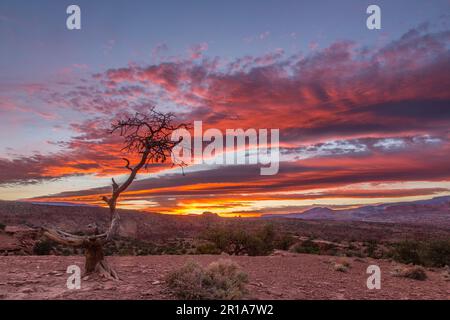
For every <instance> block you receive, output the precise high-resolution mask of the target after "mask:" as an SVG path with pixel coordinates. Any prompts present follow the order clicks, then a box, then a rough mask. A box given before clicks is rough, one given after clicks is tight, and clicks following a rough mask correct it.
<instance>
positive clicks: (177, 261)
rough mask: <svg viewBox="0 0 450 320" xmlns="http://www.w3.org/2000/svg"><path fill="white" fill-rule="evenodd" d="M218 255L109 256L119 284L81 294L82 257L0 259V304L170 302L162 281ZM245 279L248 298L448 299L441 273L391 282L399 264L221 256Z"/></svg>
mask: <svg viewBox="0 0 450 320" xmlns="http://www.w3.org/2000/svg"><path fill="white" fill-rule="evenodd" d="M220 258H223V257H221V256H210V255H202V256H172V255H164V256H138V257H135V256H133V257H109V261H110V263H111V264H112V265H113V266H114V267H115V268H116V270H117V271H118V272H119V274H120V276H121V278H122V281H120V282H114V281H106V280H102V281H99V280H98V279H88V280H83V281H82V283H81V289H79V290H69V289H67V287H66V281H67V277H68V276H69V275H68V274H66V269H67V267H68V266H69V265H72V264H76V265H78V266H80V267H82V266H83V261H84V258H83V257H82V256H70V257H63V256H6V257H0V298H1V299H173V298H174V297H173V296H172V295H171V294H170V292H168V291H167V289H166V288H165V285H164V276H165V275H166V274H167V273H168V272H170V271H171V270H173V269H175V268H178V267H180V266H181V265H183V263H185V262H186V261H188V260H189V259H192V260H195V261H197V262H199V263H201V264H203V265H206V264H208V263H210V262H212V261H215V260H217V259H220ZM226 258H227V259H228V258H229V259H232V260H234V261H235V262H237V263H238V264H239V265H240V266H241V267H242V268H243V269H244V270H245V271H246V272H247V273H248V274H249V280H250V281H249V284H248V291H249V293H248V295H247V298H249V299H450V282H448V279H447V280H446V278H445V277H444V271H443V269H434V270H430V269H428V270H427V275H428V279H427V280H425V281H418V280H412V279H407V278H399V277H394V276H393V275H392V274H391V273H392V272H393V271H394V270H395V268H396V267H398V266H399V264H398V263H395V262H390V261H386V260H371V259H358V258H356V259H354V258H346V260H347V261H348V262H349V263H350V268H349V270H348V272H340V271H336V270H335V268H334V266H335V262H336V261H337V260H339V258H336V257H331V256H318V255H307V254H289V253H285V254H283V253H281V254H278V255H274V256H265V257H247V256H239V257H235V256H233V257H226ZM370 264H377V265H378V266H380V268H381V272H382V278H381V279H382V280H381V289H380V290H368V289H367V287H366V279H367V276H368V275H367V274H366V268H367V266H368V265H370Z"/></svg>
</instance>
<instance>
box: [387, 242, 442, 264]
mask: <svg viewBox="0 0 450 320" xmlns="http://www.w3.org/2000/svg"><path fill="white" fill-rule="evenodd" d="M390 256H391V257H392V258H393V259H394V260H396V261H399V262H402V263H406V264H409V263H412V264H416V265H423V266H427V267H443V266H445V265H450V241H448V240H433V241H422V242H420V241H410V240H408V241H401V242H399V243H396V244H394V245H393V249H392V250H391V253H390Z"/></svg>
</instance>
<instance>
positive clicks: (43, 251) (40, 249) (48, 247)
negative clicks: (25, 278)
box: [33, 239, 54, 256]
mask: <svg viewBox="0 0 450 320" xmlns="http://www.w3.org/2000/svg"><path fill="white" fill-rule="evenodd" d="M53 247H54V243H53V241H51V240H47V239H43V240H39V241H37V242H36V243H35V244H34V246H33V253H34V254H35V255H38V256H45V255H49V254H50V252H51V251H52V249H53Z"/></svg>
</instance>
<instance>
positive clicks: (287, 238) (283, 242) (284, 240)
mask: <svg viewBox="0 0 450 320" xmlns="http://www.w3.org/2000/svg"><path fill="white" fill-rule="evenodd" d="M294 243H295V238H294V237H293V236H292V235H291V234H283V235H281V236H280V237H278V238H277V239H276V240H275V243H274V248H276V249H280V250H289V248H290V247H291V246H292V245H293V244H294Z"/></svg>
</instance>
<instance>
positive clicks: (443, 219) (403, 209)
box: [263, 196, 450, 227]
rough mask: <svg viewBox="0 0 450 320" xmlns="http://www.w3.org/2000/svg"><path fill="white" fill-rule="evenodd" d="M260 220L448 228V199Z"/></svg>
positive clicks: (319, 209) (312, 211)
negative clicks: (277, 219) (353, 222)
mask: <svg viewBox="0 0 450 320" xmlns="http://www.w3.org/2000/svg"><path fill="white" fill-rule="evenodd" d="M263 218H292V219H304V220H333V221H365V222H392V223H411V224H420V223H423V224H433V225H445V226H449V227H450V196H442V197H435V198H432V199H427V200H417V201H411V202H395V203H383V204H377V205H367V206H361V207H358V208H352V209H339V210H334V209H330V208H328V207H314V208H311V209H308V210H306V211H303V212H300V213H289V214H281V215H277V214H270V215H264V216H263Z"/></svg>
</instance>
